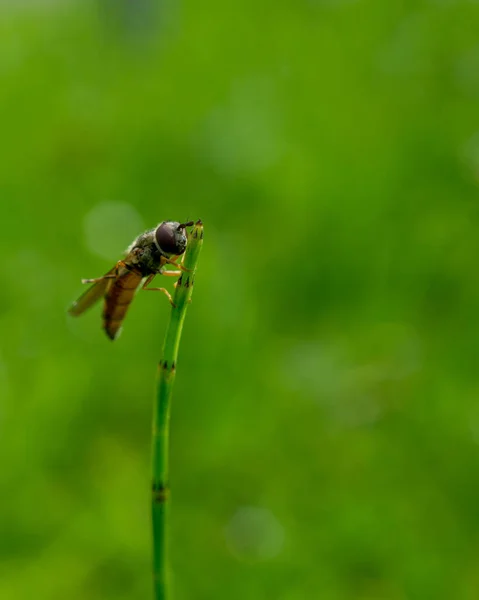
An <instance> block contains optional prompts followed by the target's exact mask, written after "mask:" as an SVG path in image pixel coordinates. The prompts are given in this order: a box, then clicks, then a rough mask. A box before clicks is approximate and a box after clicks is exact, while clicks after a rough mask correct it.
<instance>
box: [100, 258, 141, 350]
mask: <svg viewBox="0 0 479 600" xmlns="http://www.w3.org/2000/svg"><path fill="white" fill-rule="evenodd" d="M142 277H143V276H142V274H141V273H140V271H138V270H136V269H134V268H131V267H129V268H127V269H121V271H120V273H119V275H118V277H117V278H116V279H113V280H112V282H111V284H110V285H109V287H108V291H107V292H106V294H105V304H104V308H103V328H104V329H105V332H106V334H107V336H108V337H109V338H110V339H112V340H114V339H115V337H116V336H117V335H118V331H119V329H120V327H121V324H122V322H123V319H124V318H125V315H126V312H127V310H128V307H129V306H130V304H131V301H132V300H133V298H134V296H135V292H136V290H137V288H138V286H139V285H140V283H141V280H142Z"/></svg>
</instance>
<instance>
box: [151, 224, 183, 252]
mask: <svg viewBox="0 0 479 600" xmlns="http://www.w3.org/2000/svg"><path fill="white" fill-rule="evenodd" d="M175 233H176V231H175V229H174V227H172V226H171V224H170V223H162V224H161V225H159V226H158V227H157V228H156V231H155V238H156V243H157V244H158V247H159V248H160V250H161V251H162V252H164V253H165V254H180V253H181V249H180V248H179V247H178V243H177V236H176V235H175Z"/></svg>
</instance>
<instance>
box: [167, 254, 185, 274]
mask: <svg viewBox="0 0 479 600" xmlns="http://www.w3.org/2000/svg"><path fill="white" fill-rule="evenodd" d="M161 260H162V262H163V264H164V263H168V264H169V265H174V266H175V267H178V269H180V270H181V271H184V272H186V273H189V272H190V269H187V268H186V267H184V266H183V265H182V264H179V263H177V262H175V261H174V260H172V259H171V258H166V256H162V257H161Z"/></svg>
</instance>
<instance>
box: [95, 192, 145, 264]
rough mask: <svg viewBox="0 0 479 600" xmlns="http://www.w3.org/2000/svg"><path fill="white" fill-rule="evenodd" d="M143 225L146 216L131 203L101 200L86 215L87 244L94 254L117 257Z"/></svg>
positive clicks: (109, 258) (111, 258)
mask: <svg viewBox="0 0 479 600" xmlns="http://www.w3.org/2000/svg"><path fill="white" fill-rule="evenodd" d="M143 229H144V224H143V219H142V218H141V216H140V215H139V213H138V211H137V210H136V209H135V208H134V207H133V206H131V204H127V203H126V202H101V203H100V204H97V206H95V207H94V208H92V210H91V211H90V212H89V213H88V214H87V215H86V217H85V221H84V231H85V244H86V246H87V248H88V249H89V250H90V252H92V253H93V254H96V255H97V256H100V257H101V258H105V259H107V260H113V261H115V260H118V259H119V258H121V256H120V254H121V252H122V251H124V250H125V248H127V247H128V245H129V244H130V243H131V242H132V241H133V240H134V239H135V237H136V236H137V235H138V234H140V233H141V232H142V230H143Z"/></svg>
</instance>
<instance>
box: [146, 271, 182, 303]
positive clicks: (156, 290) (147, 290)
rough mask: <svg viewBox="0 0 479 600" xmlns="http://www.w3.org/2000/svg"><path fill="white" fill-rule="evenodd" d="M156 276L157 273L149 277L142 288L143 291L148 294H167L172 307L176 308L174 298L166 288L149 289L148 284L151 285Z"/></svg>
mask: <svg viewBox="0 0 479 600" xmlns="http://www.w3.org/2000/svg"><path fill="white" fill-rule="evenodd" d="M155 275H156V273H153V275H149V276H148V278H147V279H146V281H145V283H144V284H143V286H142V288H141V289H142V290H145V291H146V292H163V293H164V294H165V296H166V297H167V298H168V300H169V301H170V304H171V306H173V307H175V304H174V302H173V298H172V297H171V294H170V292H169V291H168V290H166V289H165V288H162V287H160V288H157V287H155V288H151V287H148V284H149V283H151V281H152V280H153V277H154V276H155Z"/></svg>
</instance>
